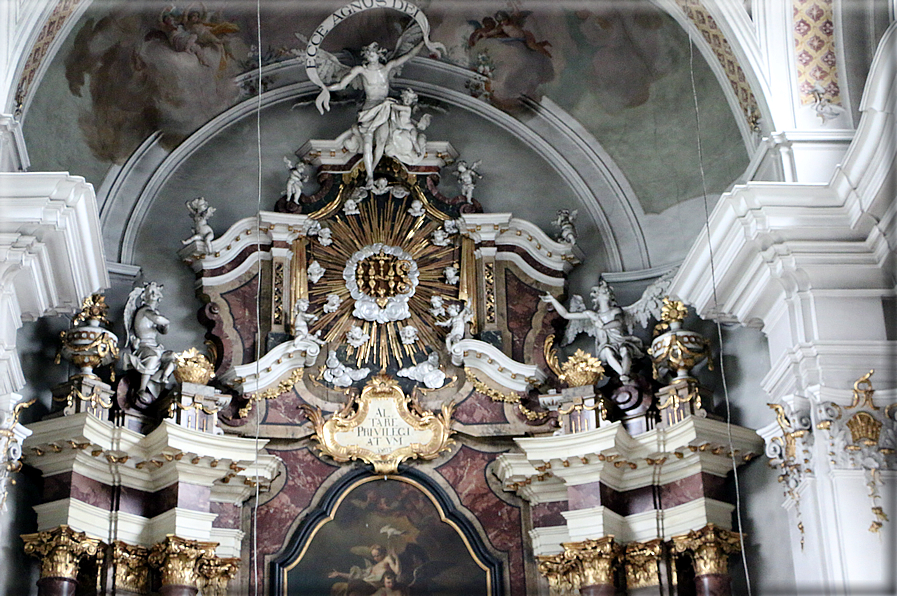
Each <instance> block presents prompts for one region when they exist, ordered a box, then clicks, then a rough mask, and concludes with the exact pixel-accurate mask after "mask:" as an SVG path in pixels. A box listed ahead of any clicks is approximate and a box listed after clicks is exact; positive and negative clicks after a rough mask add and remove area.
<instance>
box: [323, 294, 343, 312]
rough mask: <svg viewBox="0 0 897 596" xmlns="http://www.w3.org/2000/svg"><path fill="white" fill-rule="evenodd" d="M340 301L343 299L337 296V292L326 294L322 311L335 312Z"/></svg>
mask: <svg viewBox="0 0 897 596" xmlns="http://www.w3.org/2000/svg"><path fill="white" fill-rule="evenodd" d="M342 303H343V299H342V298H340V297H339V294H327V302H325V303H324V312H325V313H328V314H329V313H332V312H336V311H337V309H339V307H340V304H342Z"/></svg>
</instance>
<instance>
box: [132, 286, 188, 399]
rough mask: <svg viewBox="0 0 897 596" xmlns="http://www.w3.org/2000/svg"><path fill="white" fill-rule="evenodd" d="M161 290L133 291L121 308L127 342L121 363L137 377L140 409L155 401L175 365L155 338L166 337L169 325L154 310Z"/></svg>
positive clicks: (157, 288) (169, 353)
mask: <svg viewBox="0 0 897 596" xmlns="http://www.w3.org/2000/svg"><path fill="white" fill-rule="evenodd" d="M162 287H163V286H161V285H159V284H157V283H156V282H149V283H147V284H144V286H143V287H142V288H134V289H133V290H131V293H130V294H129V295H128V301H127V303H126V304H125V312H124V320H125V325H126V329H125V331H126V332H127V340H126V341H125V348H126V349H125V350H123V351H122V355H121V363H122V367H123V368H124V369H125V370H136V371H137V372H138V373H140V383H139V385H138V386H137V392H136V396H137V400H138V401H139V402H140V403H142V404H143V405H149V404H151V403H152V402H153V401H154V400H156V399H157V398H158V397H159V395H160V394H161V392H162V390H163V389H164V388H165V386H166V385H167V383H168V380H169V378H170V377H171V373H173V372H174V369H175V366H176V365H177V361H176V354H175V353H174V352H172V351H171V350H166V349H165V348H164V347H163V346H162V344H160V343H159V335H164V334H166V333H168V325H169V321H168V319H167V318H165V317H164V316H162V314H161V313H160V312H159V310H158V305H159V302H160V301H161V300H162Z"/></svg>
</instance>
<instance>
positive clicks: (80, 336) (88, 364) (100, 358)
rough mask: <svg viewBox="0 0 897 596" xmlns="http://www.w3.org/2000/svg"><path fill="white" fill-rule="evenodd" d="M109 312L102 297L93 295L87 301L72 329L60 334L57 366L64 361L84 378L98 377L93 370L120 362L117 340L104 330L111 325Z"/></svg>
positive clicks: (75, 318)
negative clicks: (108, 316)
mask: <svg viewBox="0 0 897 596" xmlns="http://www.w3.org/2000/svg"><path fill="white" fill-rule="evenodd" d="M107 310H109V306H108V305H107V304H106V299H105V297H104V296H102V295H99V294H93V295H91V296H88V297H87V298H85V299H84V302H83V303H82V305H81V312H79V313H78V314H77V315H75V317H74V318H73V319H72V326H71V328H69V329H66V330H65V331H63V332H61V333H60V334H59V337H60V340H61V342H62V346H61V347H60V348H59V353H58V354H57V355H56V363H57V364H59V362H60V361H61V359H62V358H64V359H66V360H68V361H69V362H71V363H72V364H74V365H75V366H77V367H78V368H79V369H80V374H81V375H84V376H89V377H96V375H95V374H94V373H93V369H94V368H97V367H99V366H108V365H110V364H112V363H113V362H115V360H117V359H118V337H116V335H115V334H114V333H112V332H111V331H109V329H106V328H105V326H106V325H109V321H108V319H106V311H107Z"/></svg>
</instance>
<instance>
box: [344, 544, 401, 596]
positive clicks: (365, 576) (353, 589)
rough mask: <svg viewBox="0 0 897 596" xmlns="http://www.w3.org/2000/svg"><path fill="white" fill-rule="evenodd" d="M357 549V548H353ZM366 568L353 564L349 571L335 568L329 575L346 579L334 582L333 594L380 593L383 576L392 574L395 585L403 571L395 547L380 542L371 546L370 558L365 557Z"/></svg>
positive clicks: (348, 595) (352, 595)
mask: <svg viewBox="0 0 897 596" xmlns="http://www.w3.org/2000/svg"><path fill="white" fill-rule="evenodd" d="M352 550H353V551H355V550H356V549H352ZM365 561H366V563H367V564H366V566H365V567H364V568H362V567H359V566H353V567H352V568H351V569H350V570H349V571H348V572H342V571H337V570H336V569H334V570H333V571H331V572H330V573H329V574H328V575H327V577H330V578H332V579H336V578H342V579H345V580H346V581H344V582H337V583H335V584H333V587H332V588H331V589H330V594H331V596H362V595H370V594H375V593H379V589H380V588H381V587H383V585H384V584H383V576H384V575H385V574H386V573H391V574H392V579H393V586H394V585H395V584H394V581H395V579H396V578H397V577H398V575H399V573H401V566H400V564H399V558H398V556H397V555H396V552H395V551H394V550H393V549H387V548H385V547H383V546H381V545H379V544H375V545H373V546H371V548H370V559H368V558H367V557H365Z"/></svg>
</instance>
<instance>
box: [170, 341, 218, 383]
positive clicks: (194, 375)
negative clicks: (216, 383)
mask: <svg viewBox="0 0 897 596" xmlns="http://www.w3.org/2000/svg"><path fill="white" fill-rule="evenodd" d="M175 361H176V363H177V368H175V369H174V378H175V379H177V380H178V381H179V382H181V383H193V384H195V385H205V384H207V383H208V382H209V381H211V380H212V379H213V378H215V367H214V365H213V364H212V362H211V361H210V360H209V358H208V357H207V356H206V355H205V354H203V353H201V352H200V351H199V350H197V349H196V348H190V349H189V350H186V351H184V352H181V353H179V354H178V355H177V356H176V357H175Z"/></svg>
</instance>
